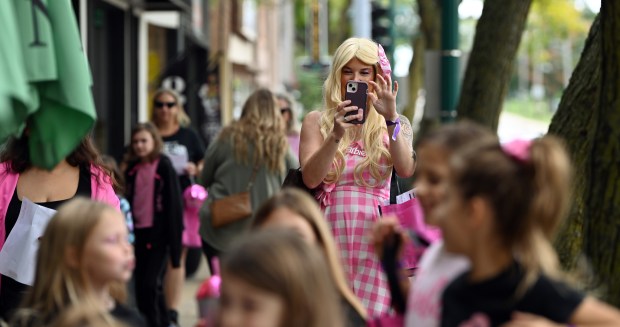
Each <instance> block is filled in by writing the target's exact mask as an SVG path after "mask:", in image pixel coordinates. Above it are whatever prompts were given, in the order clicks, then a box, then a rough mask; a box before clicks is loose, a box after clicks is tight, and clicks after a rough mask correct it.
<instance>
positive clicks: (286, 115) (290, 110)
mask: <svg viewBox="0 0 620 327" xmlns="http://www.w3.org/2000/svg"><path fill="white" fill-rule="evenodd" d="M276 99H277V100H278V107H280V113H281V114H282V120H283V121H284V126H285V128H286V137H287V138H288V144H289V146H290V147H291V151H293V154H294V155H295V158H298V157H299V126H298V125H299V124H298V123H297V116H296V111H295V108H294V107H293V101H292V100H291V98H290V97H289V96H288V95H286V94H282V93H279V94H276Z"/></svg>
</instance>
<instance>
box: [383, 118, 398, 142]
mask: <svg viewBox="0 0 620 327" xmlns="http://www.w3.org/2000/svg"><path fill="white" fill-rule="evenodd" d="M385 124H386V125H387V126H393V125H396V126H395V127H394V132H393V133H392V141H396V136H397V135H398V133H399V132H400V117H398V118H396V120H387V119H386V120H385Z"/></svg>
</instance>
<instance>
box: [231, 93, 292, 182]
mask: <svg viewBox="0 0 620 327" xmlns="http://www.w3.org/2000/svg"><path fill="white" fill-rule="evenodd" d="M219 138H221V139H223V140H229V141H230V142H231V144H232V146H233V148H234V155H235V159H237V161H239V162H242V163H244V164H250V163H251V164H252V165H257V164H265V165H266V166H267V168H268V169H269V170H270V171H272V172H284V170H285V169H286V167H285V160H284V157H285V156H286V154H287V152H288V149H289V146H288V141H287V139H286V135H285V127H284V122H282V117H280V109H279V108H278V105H277V102H276V99H275V97H274V95H273V93H271V91H269V90H267V89H259V90H256V91H255V92H254V93H252V94H251V95H250V97H249V98H248V99H247V100H246V102H245V104H244V105H243V111H242V113H241V117H240V118H239V120H237V121H235V122H233V123H231V124H230V125H228V126H226V127H224V128H223V129H222V132H221V133H220V136H219ZM249 144H252V145H253V146H254V153H253V157H252V158H250V153H249V146H248V145H249Z"/></svg>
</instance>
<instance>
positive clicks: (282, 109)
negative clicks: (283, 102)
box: [280, 108, 291, 115]
mask: <svg viewBox="0 0 620 327" xmlns="http://www.w3.org/2000/svg"><path fill="white" fill-rule="evenodd" d="M285 112H291V108H280V113H281V114H283V115H284V113H285Z"/></svg>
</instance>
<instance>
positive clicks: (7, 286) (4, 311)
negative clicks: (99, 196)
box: [0, 165, 91, 321]
mask: <svg viewBox="0 0 620 327" xmlns="http://www.w3.org/2000/svg"><path fill="white" fill-rule="evenodd" d="M90 183H91V181H90V166H89V165H83V166H80V177H79V181H78V187H77V191H76V193H75V195H74V197H76V196H85V197H88V198H90V197H91V185H90ZM69 200H70V199H67V200H60V201H51V202H42V203H37V204H38V205H41V206H43V207H46V208H49V209H54V210H57V209H58V207H60V206H61V205H62V204H63V203H65V202H67V201H69ZM21 208H22V201H21V200H20V199H19V197H18V196H17V188H15V191H13V196H12V197H11V202H9V206H8V207H7V210H6V216H5V220H4V228H5V230H6V234H5V240H6V238H8V237H9V234H10V233H11V231H12V230H13V227H14V226H15V223H16V222H17V217H18V216H19V212H20V210H21ZM0 280H1V281H0V285H2V286H1V287H0V318H5V320H7V321H8V318H9V316H10V315H11V313H12V311H13V310H15V309H16V308H17V306H18V305H19V303H20V302H21V300H22V298H23V296H24V293H25V292H26V291H27V289H28V288H29V287H28V285H26V284H22V283H20V282H18V281H16V280H14V279H13V278H10V277H6V276H4V275H0Z"/></svg>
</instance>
